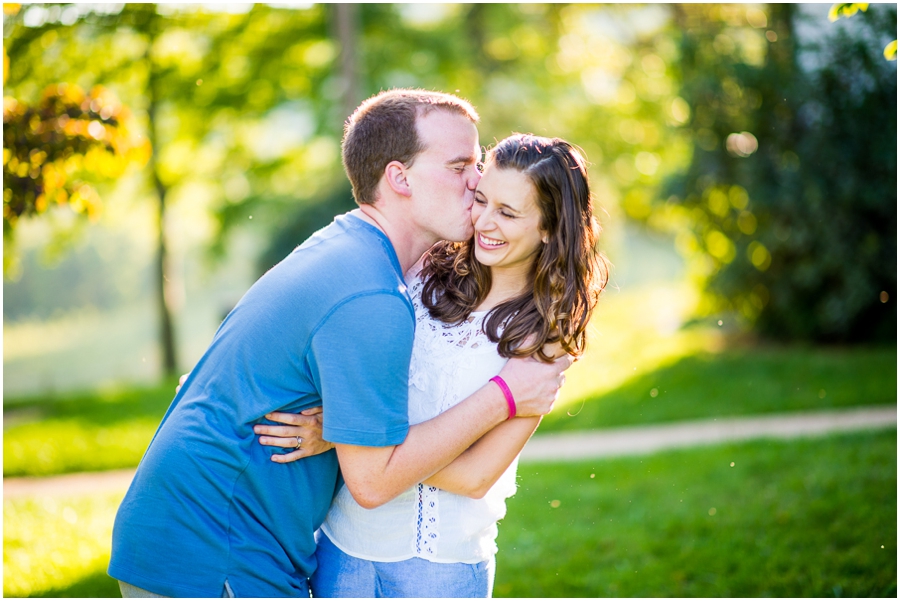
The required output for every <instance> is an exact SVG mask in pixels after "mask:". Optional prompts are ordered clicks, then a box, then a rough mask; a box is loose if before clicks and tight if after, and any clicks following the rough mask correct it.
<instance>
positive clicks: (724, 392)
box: [541, 346, 897, 432]
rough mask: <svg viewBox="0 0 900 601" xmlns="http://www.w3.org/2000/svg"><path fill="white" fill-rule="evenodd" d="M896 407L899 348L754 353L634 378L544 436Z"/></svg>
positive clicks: (567, 414)
mask: <svg viewBox="0 0 900 601" xmlns="http://www.w3.org/2000/svg"><path fill="white" fill-rule="evenodd" d="M896 402H897V348H896V346H877V347H876V346H864V347H801V346H754V347H746V348H738V349H733V350H728V351H725V352H722V353H718V354H710V353H704V354H700V355H694V356H690V357H686V358H684V359H681V360H680V361H678V362H677V363H675V364H673V365H670V366H667V367H664V368H662V369H658V370H656V371H653V372H649V373H645V374H641V375H639V376H636V377H635V378H633V379H632V380H630V381H628V382H626V383H625V384H624V385H622V386H620V387H619V388H616V389H615V390H612V391H610V392H607V393H604V394H601V395H597V396H591V397H588V398H586V399H584V401H583V402H575V403H571V404H569V405H568V406H566V407H565V408H563V409H562V410H559V409H558V410H556V411H554V412H553V413H551V414H550V415H549V416H547V418H546V419H545V420H544V421H543V423H542V424H541V432H550V431H560V430H583V429H591V428H608V427H613V426H625V425H637V424H645V423H659V422H672V421H679V420H688V419H701V418H711V417H728V416H740V415H757V414H766V413H777V412H790V411H809V410H824V409H835V408H844V407H853V406H863V405H879V404H895V403H896Z"/></svg>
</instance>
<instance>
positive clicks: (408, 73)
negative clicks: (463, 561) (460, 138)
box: [4, 4, 897, 372]
mask: <svg viewBox="0 0 900 601" xmlns="http://www.w3.org/2000/svg"><path fill="white" fill-rule="evenodd" d="M827 8H828V7H827V6H826V7H825V10H823V9H822V7H821V6H818V7H816V6H804V5H784V4H773V5H766V4H737V5H718V4H703V5H696V4H689V5H641V6H638V5H590V4H575V5H567V4H547V5H544V4H521V5H517V4H339V5H328V4H325V5H319V4H316V5H278V4H268V5H265V4H256V5H222V6H220V7H212V8H211V7H209V6H207V5H190V4H188V5H172V4H160V5H155V4H35V5H21V6H20V5H12V4H5V5H4V13H5V15H4V53H5V56H4V63H5V69H4V80H5V82H6V86H5V90H4V94H5V97H4V125H5V127H4V234H5V235H4V248H5V253H4V258H5V260H4V273H5V275H6V278H7V282H6V286H5V290H4V297H5V304H4V317H5V319H6V317H7V316H10V317H13V316H20V317H21V316H23V315H27V314H28V312H29V311H30V310H31V309H30V308H31V307H38V306H40V305H41V303H45V302H46V299H45V298H44V297H46V291H47V290H48V287H47V286H46V285H38V284H37V283H36V281H35V278H36V277H37V275H36V274H35V273H34V271H35V267H36V263H35V262H34V261H33V260H32V259H30V258H27V257H26V258H25V259H24V260H23V261H22V263H21V265H19V266H18V267H17V265H16V264H15V261H14V259H15V257H16V252H17V251H16V249H17V242H16V239H15V237H14V236H12V233H13V230H14V229H15V228H16V227H17V223H18V221H21V220H23V219H25V220H32V219H34V217H33V216H34V215H36V214H37V213H42V217H40V219H44V220H47V221H48V222H52V223H54V224H55V226H54V227H55V230H54V231H55V234H54V237H53V238H52V240H53V242H52V243H50V244H49V245H50V246H52V247H54V248H57V249H70V252H69V253H68V255H67V254H66V253H64V252H62V251H59V252H57V253H56V256H57V258H58V260H63V261H71V260H74V259H72V257H75V256H80V255H79V252H80V251H78V248H77V244H76V243H74V242H72V241H73V240H75V241H77V240H78V235H77V234H78V232H79V228H81V227H82V226H81V223H82V221H83V220H81V219H78V218H77V215H82V214H84V215H88V214H96V213H97V211H98V210H99V209H100V208H102V207H103V206H104V205H108V204H109V203H111V202H116V201H115V200H113V199H122V198H128V199H130V200H135V199H137V200H139V201H140V202H143V203H145V204H146V205H147V207H150V206H153V207H154V209H153V214H154V215H155V217H154V218H153V220H154V221H155V223H153V233H152V235H153V239H154V243H153V245H154V247H155V250H154V251H153V259H152V261H148V264H147V265H146V266H144V267H142V268H141V269H145V271H146V274H147V276H146V277H147V278H149V280H150V283H152V286H150V285H149V284H147V286H148V287H147V290H146V293H147V294H152V295H153V296H154V297H155V298H156V305H157V317H156V321H157V322H158V324H159V325H158V330H159V333H158V337H159V340H160V348H161V350H160V356H161V360H160V366H161V368H162V369H163V370H164V371H166V372H172V371H177V370H179V369H182V370H183V369H185V368H188V367H189V366H190V363H189V362H185V361H184V360H183V359H181V358H179V357H178V356H177V353H176V350H177V346H178V345H177V343H176V336H175V333H174V329H175V324H176V323H177V322H178V320H177V314H178V307H179V301H178V296H179V286H181V287H182V288H183V281H184V279H185V277H189V276H185V274H184V273H183V269H182V270H181V271H182V272H181V273H179V268H178V267H177V266H175V267H173V265H172V263H173V258H172V256H170V247H171V246H172V245H175V246H176V247H178V248H180V246H179V245H183V243H184V240H186V239H191V240H196V241H197V242H198V244H201V245H202V246H204V247H205V248H206V249H207V251H208V256H209V257H218V258H219V259H220V260H222V261H225V262H227V261H228V260H229V257H233V256H234V254H235V253H242V252H246V251H245V250H243V249H244V247H243V246H241V247H240V249H241V250H237V251H234V250H231V249H234V248H235V247H236V246H238V245H237V243H236V240H237V238H236V237H240V236H241V235H245V234H246V235H250V236H251V237H253V238H254V239H255V240H256V243H255V245H252V253H253V255H254V256H253V257H252V259H253V260H254V262H255V264H256V274H257V275H258V274H259V273H262V272H263V271H265V270H266V269H268V268H269V267H271V266H272V265H273V264H274V263H275V262H277V261H278V260H280V258H282V257H283V256H284V255H285V254H286V253H287V252H289V251H290V250H291V249H292V248H293V247H294V246H295V245H296V244H298V243H299V242H301V241H302V240H303V239H304V238H305V237H306V236H308V235H309V234H310V233H312V232H313V231H315V229H317V228H319V227H321V226H323V225H325V224H327V222H328V221H330V219H331V218H332V217H333V216H334V215H335V214H337V213H339V212H342V211H345V210H348V209H350V208H352V207H353V204H352V199H351V198H350V195H349V188H348V186H347V184H346V179H345V177H344V175H343V172H342V170H341V166H340V137H341V133H342V125H343V121H344V119H345V118H346V116H347V115H348V114H349V112H350V111H351V110H352V108H353V107H355V106H356V105H357V104H358V102H359V101H361V100H362V99H363V98H365V97H368V96H369V95H371V94H373V93H375V92H377V91H379V90H381V89H386V88H390V87H398V86H419V87H423V88H428V89H437V90H443V91H448V92H456V93H458V94H460V95H461V96H463V97H466V98H468V99H469V100H471V101H472V102H473V103H474V104H475V105H476V106H477V107H478V109H479V111H480V113H481V115H482V123H481V125H480V132H481V138H482V143H483V144H485V145H486V146H489V145H490V144H492V143H493V141H494V140H497V139H500V138H503V137H505V136H506V135H508V134H509V133H511V132H513V131H530V132H534V133H537V134H543V135H554V136H560V137H564V138H567V139H569V140H571V141H572V142H574V143H576V144H578V145H579V146H581V147H582V148H583V149H584V151H585V153H586V155H587V156H588V159H589V161H590V162H591V176H592V181H593V186H594V190H595V194H596V196H597V199H598V202H599V204H600V205H601V207H602V208H603V209H604V210H605V211H606V214H605V217H604V221H605V225H607V226H608V234H609V235H608V236H606V238H605V239H606V242H604V244H606V245H607V247H606V250H607V252H609V253H610V254H611V255H612V257H613V259H614V262H615V261H616V259H617V257H616V252H617V251H616V244H617V242H616V241H617V240H620V239H621V237H622V236H623V234H622V228H621V224H622V222H623V221H625V220H626V219H627V220H628V221H629V222H630V223H632V224H640V226H641V227H646V228H648V229H650V230H655V231H661V232H665V233H667V234H668V235H670V236H672V237H673V239H674V242H675V247H676V248H677V249H678V251H679V252H680V253H681V254H682V255H683V256H684V258H685V261H686V263H687V265H688V271H689V273H690V275H691V277H692V278H693V280H694V281H695V283H696V284H697V286H698V287H699V288H700V289H701V290H702V291H703V292H704V294H703V296H702V300H701V302H700V303H699V305H698V306H697V309H696V315H697V317H698V319H719V318H721V317H723V316H727V317H726V319H727V320H729V322H731V321H735V320H736V321H737V322H738V323H739V325H741V327H743V328H746V329H750V330H751V331H755V332H757V333H758V334H760V335H762V336H767V337H776V338H783V339H792V340H797V339H800V340H815V341H864V340H893V339H894V338H895V335H896V310H895V309H894V307H895V305H894V302H893V300H894V298H895V294H896V221H897V219H896V62H893V61H889V60H886V58H885V56H887V55H889V52H887V51H886V47H888V46H890V43H891V42H892V41H893V40H894V39H895V38H896V7H894V6H891V5H872V6H870V7H867V10H864V11H858V12H857V13H856V14H855V15H853V16H852V18H842V19H839V20H838V21H836V22H831V21H830V20H829V19H828V10H827ZM836 10H837V9H836ZM851 12H852V11H851V9H849V8H846V9H840V10H837V13H836V14H838V13H839V14H845V15H849V14H850V13H851ZM81 90H90V92H88V93H85V92H82V91H81ZM76 96H77V98H76ZM42 98H43V100H42ZM42 103H43V104H42ZM48 103H49V104H48ZM95 103H96V106H95ZM40 107H44V108H40ZM41 110H43V111H44V112H43V113H41V114H42V115H44V116H42V117H41V118H40V123H42V124H50V127H55V128H56V130H53V131H56V132H57V134H58V135H59V136H62V137H60V138H58V139H57V138H53V140H52V143H51V141H49V140H48V139H45V138H47V136H48V135H50V134H49V133H48V132H50V131H51V130H50V129H48V125H36V126H33V125H32V123H37V122H36V121H34V117H33V115H34V114H38V113H37V112H36V111H41ZM28 111H32V112H30V113H29V112H28ZM64 114H65V115H66V116H67V117H68V121H67V122H66V123H65V124H62V123H61V121H60V119H61V118H62V117H63V115H64ZM62 120H63V121H66V119H62ZM78 124H81V125H78ZM76 126H77V127H78V128H79V129H78V132H80V133H78V132H76ZM101 127H102V129H103V133H102V134H101V133H100V129H98V128H101ZM82 130H83V131H82ZM85 132H86V135H85ZM7 134H8V135H9V136H10V137H9V138H7ZM93 134H97V135H93ZM54 135H56V134H54ZM98 136H99V137H98ZM48 144H50V146H48ZM151 148H152V153H151V152H150V149H151ZM54 149H55V150H54ZM54 152H55V153H56V154H53V153H54ZM42 153H46V156H44V155H43V154H42ZM101 156H102V157H104V158H103V160H100V158H99V157H101ZM72 157H81V158H78V159H72ZM89 157H91V158H89ZM26 160H27V161H28V162H27V163H26V162H25V161H26ZM60 161H62V162H60ZM26 164H27V165H28V167H27V168H26V167H25V165H26ZM50 165H55V166H53V167H48V166H50ZM63 171H64V172H65V177H66V179H65V185H68V188H65V187H62V188H60V187H59V186H60V185H63V184H58V183H57V184H54V182H61V181H63V180H60V179H59V178H57V180H54V179H53V178H54V173H57V172H58V173H63ZM32 174H34V176H32ZM104 182H105V183H104ZM53 185H57V188H55V189H54V188H52V186H53ZM54 190H56V191H54ZM42 194H43V197H42V196H41V195H42ZM39 199H41V200H40V202H39ZM60 199H63V200H64V202H60ZM101 199H103V200H101ZM119 202H122V201H119ZM17 220H18V221H17ZM148 225H149V224H148ZM113 227H115V225H113ZM7 232H9V235H7ZM134 235H135V236H136V233H135V234H134ZM229 251H230V252H229ZM182 252H183V250H176V252H175V254H176V258H177V256H178V255H179V253H182ZM80 254H81V255H84V254H85V253H83V252H81V253H80ZM87 254H90V253H87ZM113 254H115V253H113ZM122 261H124V258H123V259H122ZM177 262H178V261H175V263H177ZM623 262H624V261H623ZM75 271H76V272H78V273H82V274H83V277H84V278H91V277H94V278H99V277H100V276H99V275H98V274H100V273H101V271H100V270H98V269H82V270H75ZM141 273H144V272H143V271H142V272H141ZM142 277H143V276H142ZM235 277H237V276H235ZM251 281H252V280H251ZM249 284H250V281H247V282H243V283H242V284H241V285H242V286H244V287H246V286H247V285H249ZM94 287H95V288H96V289H98V290H100V289H102V288H103V285H102V284H101V283H99V282H95V286H94ZM69 290H70V291H71V292H73V294H74V290H75V287H70V289H69ZM141 290H144V287H143V284H142V287H141ZM38 291H43V292H38ZM182 294H183V293H182ZM38 296H41V297H42V298H41V299H39V298H38ZM60 296H61V297H65V296H68V295H67V294H66V293H64V292H63V293H61V294H60ZM72 303H74V304H77V302H76V301H74V300H73V301H72ZM72 303H70V304H72ZM222 310H226V308H224V307H223V309H222ZM732 316H733V319H732ZM185 363H186V364H185Z"/></svg>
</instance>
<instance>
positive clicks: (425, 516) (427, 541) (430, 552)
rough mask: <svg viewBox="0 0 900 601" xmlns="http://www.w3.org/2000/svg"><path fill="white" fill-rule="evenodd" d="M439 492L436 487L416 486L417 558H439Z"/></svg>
mask: <svg viewBox="0 0 900 601" xmlns="http://www.w3.org/2000/svg"><path fill="white" fill-rule="evenodd" d="M437 491H438V489H437V488H436V487H434V486H428V485H427V484H421V483H420V484H417V485H416V493H417V494H416V501H417V503H416V513H417V515H416V557H422V558H425V559H428V558H429V557H437V544H438V540H440V538H441V533H440V530H439V529H438V525H439V524H438V516H439V515H440V514H439V513H438V494H437Z"/></svg>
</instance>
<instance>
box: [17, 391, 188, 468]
mask: <svg viewBox="0 0 900 601" xmlns="http://www.w3.org/2000/svg"><path fill="white" fill-rule="evenodd" d="M174 396H175V381H174V380H166V381H165V382H163V383H162V384H160V385H159V386H156V387H153V388H132V389H127V388H126V389H112V390H109V391H101V392H98V393H93V394H91V393H83V394H76V395H67V396H62V397H57V398H32V399H28V400H27V401H21V402H16V401H15V400H14V399H13V400H12V401H10V400H6V401H5V403H4V422H5V426H6V429H5V430H4V432H3V474H4V476H7V477H9V476H47V475H51V474H65V473H71V472H83V471H100V470H108V469H116V468H125V467H134V466H136V465H137V464H138V462H139V461H140V460H141V457H142V456H143V455H144V451H146V450H147V445H149V444H150V439H151V438H152V437H153V434H154V433H155V432H156V428H157V427H158V426H159V422H160V420H161V419H162V416H163V414H164V413H165V411H166V408H167V407H168V406H169V403H171V401H172V398H173V397H174Z"/></svg>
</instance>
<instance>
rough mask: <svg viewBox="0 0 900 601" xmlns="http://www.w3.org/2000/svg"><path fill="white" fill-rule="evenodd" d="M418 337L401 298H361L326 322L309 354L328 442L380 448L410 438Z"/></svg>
mask: <svg viewBox="0 0 900 601" xmlns="http://www.w3.org/2000/svg"><path fill="white" fill-rule="evenodd" d="M414 335H415V316H414V313H413V312H412V308H411V307H410V305H409V302H408V301H407V300H405V299H404V298H403V297H401V296H399V295H397V294H390V293H386V292H376V293H369V294H364V295H359V296H355V297H353V298H351V299H350V300H347V301H345V302H343V303H342V304H340V305H338V306H337V307H336V308H335V309H334V310H333V311H332V312H331V313H330V314H329V315H328V316H327V317H326V318H325V320H324V322H323V323H322V324H321V325H320V327H319V328H318V330H317V331H316V332H315V334H314V335H313V337H312V341H311V344H310V347H309V351H308V352H307V361H308V364H309V369H310V373H311V374H312V377H313V380H314V381H315V383H316V387H317V388H318V390H319V393H320V395H321V397H322V406H323V409H324V411H323V428H322V437H323V438H324V439H325V440H328V441H330V442H336V443H341V444H354V445H361V446H373V447H374V446H391V445H396V444H400V443H402V442H403V441H404V440H405V439H406V433H407V431H408V430H409V421H408V408H407V403H408V391H409V361H410V356H411V355H412V345H413V336H414Z"/></svg>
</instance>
